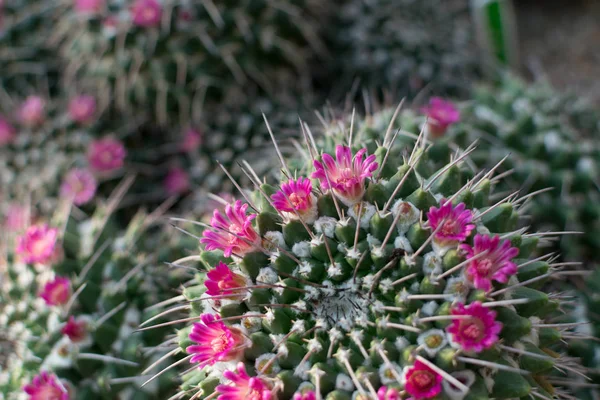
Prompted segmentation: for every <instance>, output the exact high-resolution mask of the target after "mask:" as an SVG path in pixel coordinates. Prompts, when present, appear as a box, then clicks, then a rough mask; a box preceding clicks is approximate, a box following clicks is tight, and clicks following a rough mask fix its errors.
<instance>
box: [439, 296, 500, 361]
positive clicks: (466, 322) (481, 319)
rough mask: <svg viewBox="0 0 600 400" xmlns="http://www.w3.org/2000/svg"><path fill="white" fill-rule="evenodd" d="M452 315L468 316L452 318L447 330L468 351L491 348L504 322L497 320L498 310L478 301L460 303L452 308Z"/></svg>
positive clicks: (478, 351)
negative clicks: (467, 303) (465, 303)
mask: <svg viewBox="0 0 600 400" xmlns="http://www.w3.org/2000/svg"><path fill="white" fill-rule="evenodd" d="M450 312H451V314H452V315H457V316H468V317H470V318H461V319H454V320H452V324H451V325H449V326H448V328H447V331H448V333H450V334H451V335H452V340H453V341H454V342H455V343H458V344H459V345H460V347H461V348H462V349H464V350H466V351H474V352H476V353H480V352H482V351H483V350H484V349H489V348H490V347H492V346H493V345H494V344H495V343H496V342H497V341H498V334H500V331H501V330H502V324H501V323H500V322H496V312H495V311H492V310H490V309H489V308H486V307H484V306H482V305H481V303H480V302H478V301H476V302H474V303H472V304H469V305H468V306H466V307H465V305H464V304H462V303H458V304H456V305H455V306H454V307H453V308H452V309H451V310H450Z"/></svg>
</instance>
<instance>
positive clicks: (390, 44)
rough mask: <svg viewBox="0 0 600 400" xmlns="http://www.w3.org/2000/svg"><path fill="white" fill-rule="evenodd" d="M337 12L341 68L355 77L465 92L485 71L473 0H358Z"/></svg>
mask: <svg viewBox="0 0 600 400" xmlns="http://www.w3.org/2000/svg"><path fill="white" fill-rule="evenodd" d="M337 16H338V20H337V24H336V25H335V28H333V29H332V30H331V34H330V36H331V38H330V41H331V42H332V45H331V46H332V47H333V48H334V49H335V51H336V55H337V56H336V59H337V60H339V65H338V70H337V71H336V74H337V75H340V74H341V75H342V77H345V78H346V79H347V81H348V82H350V83H352V81H353V80H354V79H355V78H360V79H361V84H362V85H363V86H365V87H369V88H374V89H377V90H379V89H386V88H390V87H393V88H395V89H394V90H397V92H398V93H399V94H402V95H406V94H413V95H414V94H416V93H418V92H419V91H420V90H421V89H423V88H425V87H427V88H433V91H434V92H435V93H452V94H461V95H465V94H466V93H465V92H464V88H465V86H464V83H465V82H466V81H468V80H469V79H472V78H473V77H474V76H477V75H478V74H479V73H480V71H479V66H478V63H479V60H478V58H477V51H476V50H477V49H476V44H475V42H474V36H475V35H474V33H473V29H474V26H473V23H472V21H471V19H470V12H469V1H468V0H458V1H443V0H421V1H414V0H389V1H387V0H378V1H371V0H353V1H347V2H342V4H340V9H339V12H338V13H337ZM337 75H336V76H337Z"/></svg>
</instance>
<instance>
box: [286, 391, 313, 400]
mask: <svg viewBox="0 0 600 400" xmlns="http://www.w3.org/2000/svg"><path fill="white" fill-rule="evenodd" d="M292 400H317V395H316V394H315V392H314V391H313V390H306V391H304V392H296V393H294V397H292Z"/></svg>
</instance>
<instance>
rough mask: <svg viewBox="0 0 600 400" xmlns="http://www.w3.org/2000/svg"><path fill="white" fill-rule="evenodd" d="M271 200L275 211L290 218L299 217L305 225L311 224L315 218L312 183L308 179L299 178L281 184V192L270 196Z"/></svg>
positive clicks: (314, 198) (315, 209) (315, 205)
mask: <svg viewBox="0 0 600 400" xmlns="http://www.w3.org/2000/svg"><path fill="white" fill-rule="evenodd" d="M271 200H273V206H275V208H276V209H277V210H279V211H281V212H284V213H287V214H288V216H289V217H290V218H293V219H295V218H297V217H298V216H300V217H301V218H302V219H303V220H304V221H306V222H307V223H312V222H314V220H315V219H316V217H317V204H316V203H317V199H316V197H315V196H314V195H313V194H312V182H311V181H310V179H308V178H303V177H300V178H298V179H296V180H289V181H287V182H285V183H282V184H281V190H279V191H278V192H277V193H275V194H274V195H272V196H271ZM294 210H296V211H295V212H294ZM296 213H297V214H296Z"/></svg>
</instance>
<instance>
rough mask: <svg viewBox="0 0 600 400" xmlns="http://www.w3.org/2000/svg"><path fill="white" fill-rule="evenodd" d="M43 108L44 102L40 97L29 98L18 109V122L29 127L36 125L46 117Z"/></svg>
mask: <svg viewBox="0 0 600 400" xmlns="http://www.w3.org/2000/svg"><path fill="white" fill-rule="evenodd" d="M45 107H46V102H45V101H44V99H42V98H41V97H40V96H29V97H28V98H26V99H25V101H24V102H23V104H21V107H20V108H19V111H18V117H19V121H21V123H23V124H25V125H29V126H33V125H38V124H39V123H41V122H42V121H43V120H44V118H45V116H46V115H45V111H44V108H45Z"/></svg>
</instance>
